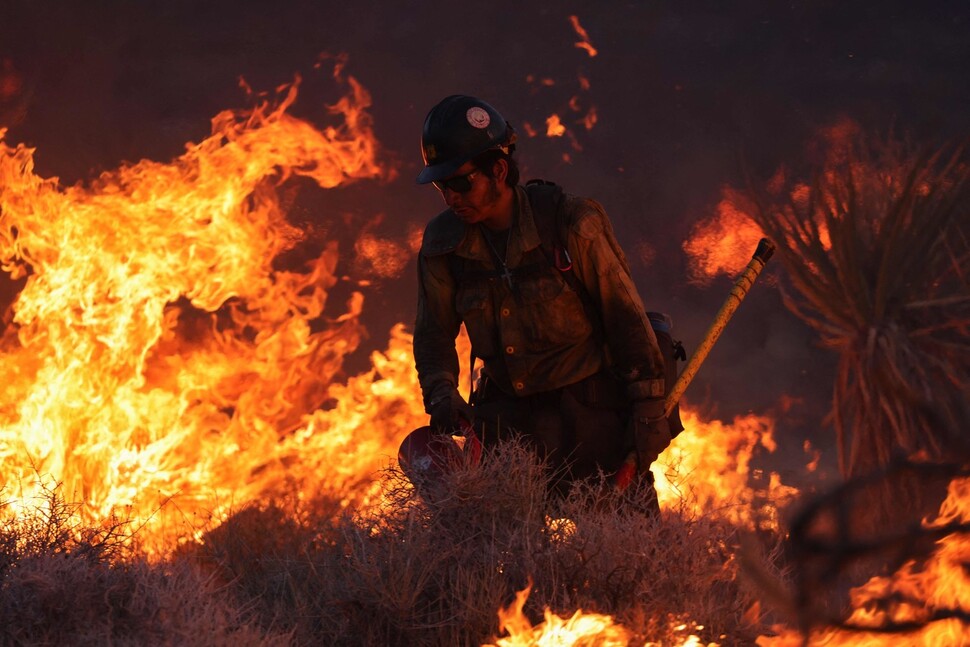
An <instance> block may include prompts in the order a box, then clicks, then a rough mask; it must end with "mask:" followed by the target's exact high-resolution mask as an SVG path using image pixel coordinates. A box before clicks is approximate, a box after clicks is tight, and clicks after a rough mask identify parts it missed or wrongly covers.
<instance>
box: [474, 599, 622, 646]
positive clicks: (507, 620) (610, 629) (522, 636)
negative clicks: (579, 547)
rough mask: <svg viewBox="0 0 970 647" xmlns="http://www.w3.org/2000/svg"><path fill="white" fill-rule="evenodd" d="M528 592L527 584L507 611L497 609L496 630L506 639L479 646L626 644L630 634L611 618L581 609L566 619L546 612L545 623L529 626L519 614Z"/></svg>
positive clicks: (521, 614) (526, 620)
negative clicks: (503, 634) (497, 623)
mask: <svg viewBox="0 0 970 647" xmlns="http://www.w3.org/2000/svg"><path fill="white" fill-rule="evenodd" d="M531 590H532V584H531V583H530V584H529V586H527V587H526V588H525V589H523V590H522V591H519V592H518V593H517V594H516V596H515V601H514V602H512V604H510V605H509V606H508V608H506V609H499V612H498V617H499V631H502V632H505V633H507V634H508V636H507V637H504V638H499V639H498V641H497V642H496V643H494V644H488V645H484V646H483V647H530V646H532V645H586V644H590V645H592V644H595V645H602V646H603V647H625V646H626V645H627V644H629V640H630V632H629V631H627V630H626V629H625V628H623V627H622V626H620V625H617V624H614V623H613V618H611V617H610V616H604V615H600V614H598V613H583V612H582V610H577V611H576V613H574V614H573V615H572V616H571V617H570V618H568V619H564V618H560V617H559V616H557V615H556V614H555V613H552V612H551V611H549V610H548V609H546V611H545V621H544V622H541V623H539V624H538V625H536V626H532V623H531V622H530V621H529V619H528V618H527V617H526V616H525V614H524V613H523V612H522V609H523V608H524V607H525V603H526V600H528V598H529V592H530V591H531ZM591 641H595V642H591Z"/></svg>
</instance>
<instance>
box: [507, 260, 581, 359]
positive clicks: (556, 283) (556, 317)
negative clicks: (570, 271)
mask: <svg viewBox="0 0 970 647" xmlns="http://www.w3.org/2000/svg"><path fill="white" fill-rule="evenodd" d="M552 272H555V270H551V271H550V273H543V274H541V275H539V276H537V277H535V278H533V279H531V280H528V281H523V282H522V283H521V284H520V285H519V292H518V298H519V300H520V304H521V306H522V312H523V316H524V317H525V318H526V321H525V322H524V323H525V327H526V329H527V330H528V331H529V333H530V337H531V338H532V340H534V342H535V343H536V344H537V347H539V348H551V347H556V346H567V345H571V344H574V343H576V342H579V341H582V340H583V339H585V338H586V337H588V336H589V335H590V334H591V333H592V330H593V329H592V326H591V325H590V323H589V320H588V318H587V317H586V311H585V309H584V308H583V302H582V301H581V300H580V298H579V295H578V294H576V292H574V291H573V289H572V288H570V287H569V286H568V285H566V282H565V280H563V278H562V277H561V276H559V274H558V273H552Z"/></svg>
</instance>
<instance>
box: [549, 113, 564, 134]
mask: <svg viewBox="0 0 970 647" xmlns="http://www.w3.org/2000/svg"><path fill="white" fill-rule="evenodd" d="M565 134H566V127H565V126H563V125H562V120H560V119H559V115H557V114H552V115H549V117H547V118H546V136H547V137H562V136H563V135H565Z"/></svg>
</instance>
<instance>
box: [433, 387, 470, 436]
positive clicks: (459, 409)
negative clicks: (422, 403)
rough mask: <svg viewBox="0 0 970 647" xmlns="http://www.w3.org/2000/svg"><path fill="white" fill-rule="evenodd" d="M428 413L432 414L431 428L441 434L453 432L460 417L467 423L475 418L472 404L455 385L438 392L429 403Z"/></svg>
mask: <svg viewBox="0 0 970 647" xmlns="http://www.w3.org/2000/svg"><path fill="white" fill-rule="evenodd" d="M428 413H430V414H431V428H432V429H433V430H434V431H435V432H437V433H441V434H453V433H454V432H455V430H456V428H457V427H458V426H459V421H460V419H464V420H465V422H467V423H471V422H472V420H473V419H474V414H473V412H472V407H471V405H470V404H468V403H467V402H465V398H463V397H461V394H460V393H459V392H458V389H456V388H454V387H449V388H448V389H442V392H441V393H440V394H436V395H435V397H434V398H433V399H432V400H431V402H430V403H429V404H428Z"/></svg>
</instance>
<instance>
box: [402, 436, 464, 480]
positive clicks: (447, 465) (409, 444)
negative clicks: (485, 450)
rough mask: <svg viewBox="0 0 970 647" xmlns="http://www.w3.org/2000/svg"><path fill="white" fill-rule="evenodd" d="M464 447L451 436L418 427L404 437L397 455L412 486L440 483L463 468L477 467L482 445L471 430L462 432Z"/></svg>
mask: <svg viewBox="0 0 970 647" xmlns="http://www.w3.org/2000/svg"><path fill="white" fill-rule="evenodd" d="M465 434H466V435H465V445H464V447H460V446H459V445H458V443H457V442H456V441H455V439H454V437H452V436H450V435H447V434H440V433H437V432H435V431H434V429H432V428H431V427H419V428H417V429H415V430H414V431H412V432H411V433H410V434H408V435H407V438H405V439H404V442H402V443H401V448H400V449H399V450H398V452H397V460H398V463H399V464H400V465H401V470H402V471H403V472H404V474H405V476H407V477H408V479H409V480H410V481H411V482H412V483H415V484H418V483H422V482H425V483H426V482H428V481H436V480H440V479H441V478H442V477H444V475H446V474H450V473H451V472H453V471H454V470H455V469H457V468H459V467H461V466H463V465H478V463H479V462H481V459H482V443H481V441H479V440H478V436H476V435H475V433H474V432H473V431H471V429H468V430H466V432H465Z"/></svg>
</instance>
